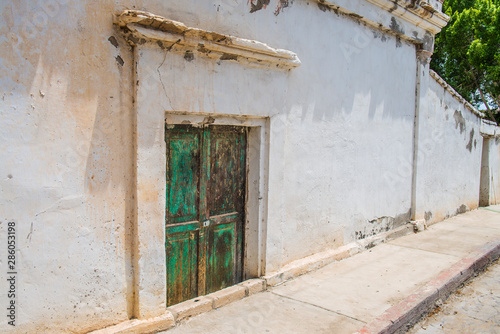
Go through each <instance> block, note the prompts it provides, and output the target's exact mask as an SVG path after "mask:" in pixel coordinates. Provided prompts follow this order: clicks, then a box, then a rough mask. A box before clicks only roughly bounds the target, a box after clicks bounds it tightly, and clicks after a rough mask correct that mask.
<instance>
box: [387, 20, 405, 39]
mask: <svg viewBox="0 0 500 334" xmlns="http://www.w3.org/2000/svg"><path fill="white" fill-rule="evenodd" d="M389 28H391V30H392V31H394V32H395V33H397V34H401V35H404V33H405V30H404V29H403V27H402V26H401V25H400V24H399V23H398V21H397V20H396V18H394V17H392V18H391V24H390V25H389Z"/></svg>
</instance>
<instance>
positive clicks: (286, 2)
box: [274, 0, 293, 16]
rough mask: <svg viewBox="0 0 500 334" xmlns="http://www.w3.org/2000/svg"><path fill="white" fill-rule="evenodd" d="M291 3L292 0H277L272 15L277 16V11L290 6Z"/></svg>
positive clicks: (279, 11)
mask: <svg viewBox="0 0 500 334" xmlns="http://www.w3.org/2000/svg"><path fill="white" fill-rule="evenodd" d="M292 3H293V0H279V1H278V6H276V10H275V11H274V15H276V16H278V15H279V13H281V12H282V11H283V9H285V8H286V7H289V6H291V5H292Z"/></svg>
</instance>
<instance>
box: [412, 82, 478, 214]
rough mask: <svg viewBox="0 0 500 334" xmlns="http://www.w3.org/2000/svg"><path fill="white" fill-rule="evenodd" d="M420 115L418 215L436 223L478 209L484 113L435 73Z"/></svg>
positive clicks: (417, 186)
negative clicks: (473, 110)
mask: <svg viewBox="0 0 500 334" xmlns="http://www.w3.org/2000/svg"><path fill="white" fill-rule="evenodd" d="M419 120H420V122H419V147H418V160H417V183H416V218H417V219H424V218H425V219H426V220H427V221H428V222H436V221H440V220H443V219H444V218H446V217H449V216H453V215H455V214H458V213H463V212H465V211H468V210H472V209H475V208H477V207H478V205H479V188H480V173H481V156H482V148H483V137H482V136H481V133H480V132H481V118H480V117H479V116H478V115H477V114H476V113H474V112H472V111H471V110H469V109H468V108H467V107H466V105H465V104H464V103H463V101H460V100H459V99H457V98H456V96H453V95H452V94H451V93H450V91H448V90H447V89H446V88H445V87H443V86H442V85H441V84H440V83H439V82H438V81H436V80H435V79H434V78H430V82H429V88H428V91H427V95H426V107H425V108H422V109H421V113H420V116H419Z"/></svg>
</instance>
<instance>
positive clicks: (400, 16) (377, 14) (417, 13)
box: [317, 0, 450, 52]
mask: <svg viewBox="0 0 500 334" xmlns="http://www.w3.org/2000/svg"><path fill="white" fill-rule="evenodd" d="M317 1H318V3H319V4H320V6H322V7H326V8H330V9H332V10H333V11H335V12H336V13H342V14H344V15H347V16H349V17H352V18H353V19H355V20H358V21H361V22H363V23H365V24H367V25H368V26H371V27H373V28H374V29H378V30H382V31H384V32H386V33H389V34H393V35H396V36H398V37H400V38H402V39H404V40H407V41H409V42H412V43H415V44H419V45H421V46H422V48H423V49H424V50H427V51H431V52H432V51H433V48H434V38H433V36H434V35H436V34H437V33H439V32H440V31H441V29H442V28H443V27H444V26H446V24H447V23H448V20H449V19H450V18H449V17H448V16H447V15H445V14H443V13H442V12H441V11H440V8H439V7H440V6H441V5H440V3H439V4H438V2H437V0H430V1H432V2H427V1H422V0H358V1H354V0H317ZM431 3H433V4H434V5H432V4H431Z"/></svg>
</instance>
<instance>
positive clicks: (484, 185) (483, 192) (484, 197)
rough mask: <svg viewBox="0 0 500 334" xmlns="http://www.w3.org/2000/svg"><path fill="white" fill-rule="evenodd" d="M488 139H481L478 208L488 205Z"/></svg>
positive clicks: (489, 186)
mask: <svg viewBox="0 0 500 334" xmlns="http://www.w3.org/2000/svg"><path fill="white" fill-rule="evenodd" d="M490 188H491V184H490V139H489V138H486V137H483V153H482V155H481V181H480V186H479V189H480V190H479V206H488V205H490Z"/></svg>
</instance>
